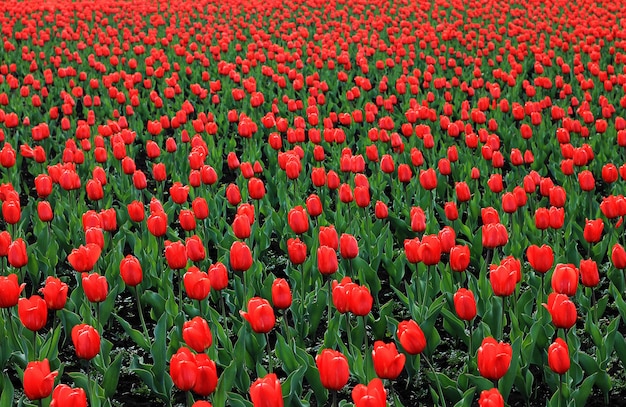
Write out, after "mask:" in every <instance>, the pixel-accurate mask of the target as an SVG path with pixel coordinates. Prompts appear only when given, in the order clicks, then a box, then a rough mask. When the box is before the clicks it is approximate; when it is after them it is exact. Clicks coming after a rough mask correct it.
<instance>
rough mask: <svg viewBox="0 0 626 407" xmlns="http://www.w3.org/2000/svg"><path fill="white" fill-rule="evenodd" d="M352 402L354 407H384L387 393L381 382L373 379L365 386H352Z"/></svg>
mask: <svg viewBox="0 0 626 407" xmlns="http://www.w3.org/2000/svg"><path fill="white" fill-rule="evenodd" d="M352 401H354V406H355V407H386V406H387V392H386V391H385V388H384V386H383V382H382V380H380V379H379V378H375V379H373V380H372V381H371V382H369V384H368V385H367V386H365V385H364V384H357V385H356V386H354V389H353V390H352Z"/></svg>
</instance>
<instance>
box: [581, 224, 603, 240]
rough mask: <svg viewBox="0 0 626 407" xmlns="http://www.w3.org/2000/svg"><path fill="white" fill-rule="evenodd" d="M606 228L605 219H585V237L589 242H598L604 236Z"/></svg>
mask: <svg viewBox="0 0 626 407" xmlns="http://www.w3.org/2000/svg"><path fill="white" fill-rule="evenodd" d="M603 230H604V221H603V220H602V219H601V218H598V219H594V220H589V219H586V220H585V229H584V231H583V237H584V239H585V240H586V241H587V242H589V243H598V242H599V241H600V239H601V238H602V231H603Z"/></svg>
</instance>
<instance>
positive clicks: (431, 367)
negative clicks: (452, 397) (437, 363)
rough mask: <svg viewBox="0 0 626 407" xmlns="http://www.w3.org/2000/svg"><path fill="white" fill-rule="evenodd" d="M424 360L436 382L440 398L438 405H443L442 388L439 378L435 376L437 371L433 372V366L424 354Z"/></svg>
mask: <svg viewBox="0 0 626 407" xmlns="http://www.w3.org/2000/svg"><path fill="white" fill-rule="evenodd" d="M424 360H425V361H426V364H427V365H428V367H429V368H430V370H432V372H433V375H434V376H435V382H436V384H437V392H438V393H439V398H440V402H439V405H442V406H445V405H446V399H445V397H444V396H443V390H442V388H441V383H440V382H439V378H438V377H437V372H435V368H434V367H433V365H431V364H430V361H429V360H428V358H427V357H426V355H424Z"/></svg>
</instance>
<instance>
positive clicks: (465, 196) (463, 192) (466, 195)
mask: <svg viewBox="0 0 626 407" xmlns="http://www.w3.org/2000/svg"><path fill="white" fill-rule="evenodd" d="M454 191H455V192H456V198H457V199H458V200H459V202H467V201H469V200H470V199H471V198H472V196H471V194H470V190H469V187H468V186H467V184H466V183H465V182H457V183H456V184H455V186H454Z"/></svg>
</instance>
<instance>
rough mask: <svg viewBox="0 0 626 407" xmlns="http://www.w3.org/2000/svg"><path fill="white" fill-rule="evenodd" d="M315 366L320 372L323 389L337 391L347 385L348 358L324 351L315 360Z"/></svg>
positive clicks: (348, 377)
mask: <svg viewBox="0 0 626 407" xmlns="http://www.w3.org/2000/svg"><path fill="white" fill-rule="evenodd" d="M315 364H316V365H317V369H318V370H319V372H320V380H321V382H322V386H324V388H326V389H328V390H334V391H338V390H341V389H343V388H344V386H345V385H346V384H347V383H348V380H349V379H350V368H349V366H348V358H346V357H345V356H344V355H343V354H342V353H341V352H337V351H335V350H332V349H324V350H322V352H321V353H320V354H319V355H317V357H316V358H315Z"/></svg>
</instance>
